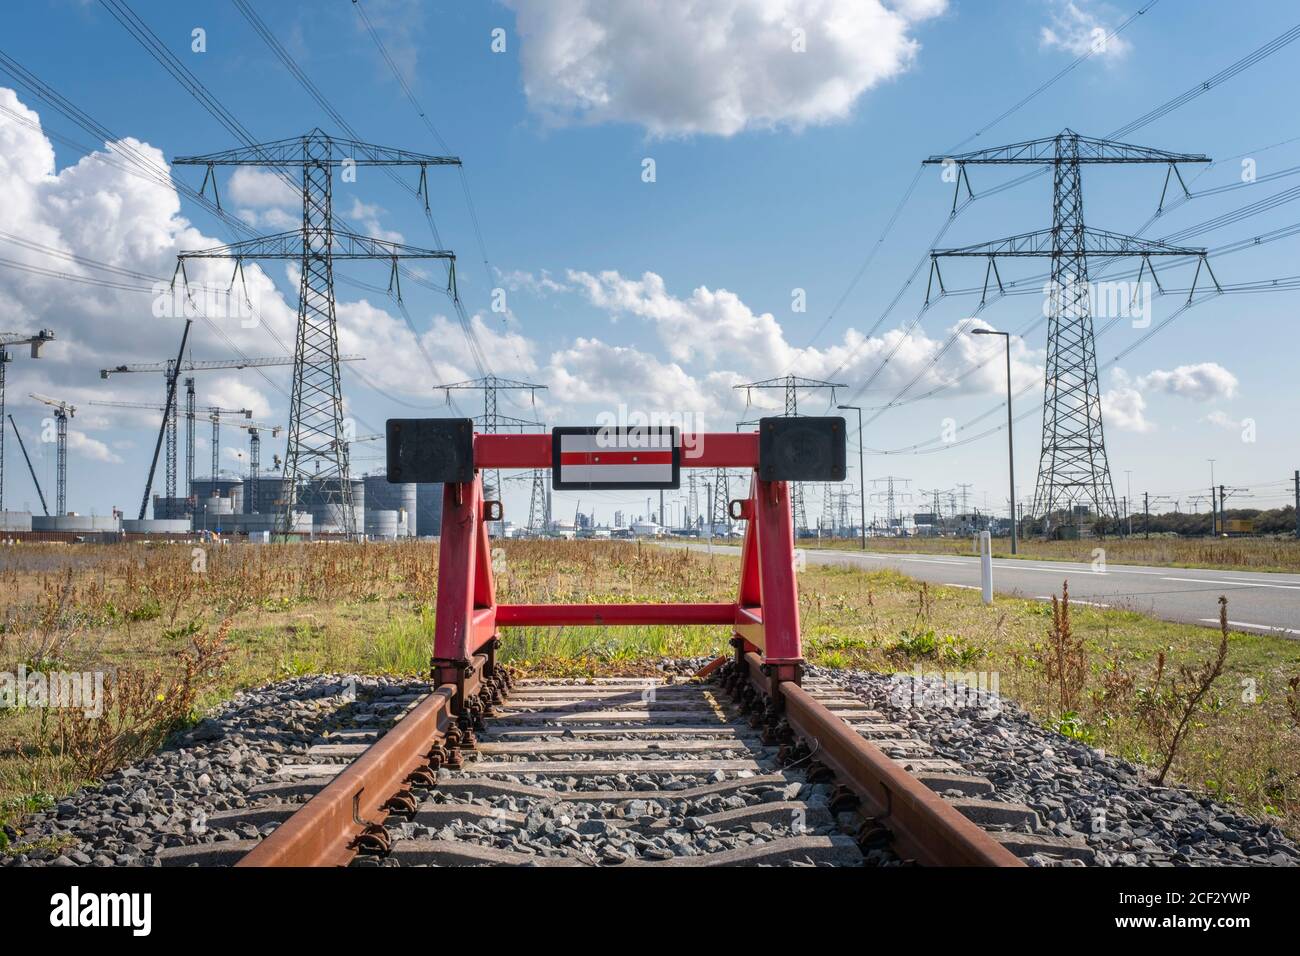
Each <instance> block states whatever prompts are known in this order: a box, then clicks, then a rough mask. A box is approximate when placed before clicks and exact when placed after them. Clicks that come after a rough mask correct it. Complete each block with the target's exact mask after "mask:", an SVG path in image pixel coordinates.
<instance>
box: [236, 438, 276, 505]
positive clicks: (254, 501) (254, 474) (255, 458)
mask: <svg viewBox="0 0 1300 956" xmlns="http://www.w3.org/2000/svg"><path fill="white" fill-rule="evenodd" d="M232 424H233V425H234V426H235V427H236V428H243V429H245V430H247V432H248V494H247V495H245V496H244V502H245V505H244V506H245V508H246V509H247V510H248V513H249V514H258V513H259V508H260V506H261V499H260V498H259V497H258V492H259V489H258V481H259V479H260V478H261V470H262V435H261V433H262V432H264V431H269V432H270V433H271V437H272V438H278V437H279V436H280V432H282V431H284V426H283V425H264V424H262V423H261V422H239V421H237V422H233V423H232ZM275 467H276V468H277V469H278V468H279V467H280V456H279V455H276V456H275Z"/></svg>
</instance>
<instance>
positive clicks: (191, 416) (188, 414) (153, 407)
mask: <svg viewBox="0 0 1300 956" xmlns="http://www.w3.org/2000/svg"><path fill="white" fill-rule="evenodd" d="M193 381H194V380H193V379H186V382H185V384H186V386H189V385H190V384H191V383H192V382H193ZM190 394H191V395H192V394H193V393H192V392H191V393H190ZM86 404H87V405H95V406H97V407H100V408H142V409H146V410H149V411H154V412H166V411H169V409H168V408H167V406H165V405H158V404H155V403H153V402H100V401H92V402H87V403H86ZM196 412H206V413H207V420H208V421H210V422H211V423H212V477H213V479H215V478H216V477H217V463H218V461H219V459H220V455H221V425H222V421H221V416H222V415H242V416H243V417H244V418H252V417H253V410H252V409H251V408H222V407H220V406H219V405H205V406H199V407H198V408H197V409H196V407H195V405H194V403H193V402H187V403H186V408H185V418H186V424H187V427H188V435H187V444H188V446H189V448H190V449H191V451H190V452H189V460H188V461H187V462H186V464H187V465H188V467H189V471H190V473H189V474H187V476H186V477H187V479H189V480H191V481H192V480H193V477H194V475H193V469H194V462H193V452H192V449H193V441H194V421H195V418H196ZM168 464H169V466H170V464H171V462H170V460H169V462H168ZM168 483H169V484H174V483H175V480H174V478H173V477H172V476H170V475H169V476H168ZM191 493H192V489H190V488H188V487H187V488H186V494H187V495H189V494H191Z"/></svg>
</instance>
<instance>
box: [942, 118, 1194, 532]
mask: <svg viewBox="0 0 1300 956" xmlns="http://www.w3.org/2000/svg"><path fill="white" fill-rule="evenodd" d="M925 162H926V163H929V164H938V165H943V166H945V167H946V168H947V169H950V170H954V171H955V172H954V175H953V177H952V181H953V182H954V184H955V192H954V194H953V209H954V211H955V210H956V204H957V197H958V196H959V195H960V192H961V187H962V185H963V183H964V184H965V186H966V192H967V195H968V196H973V195H974V194H973V193H972V192H971V188H970V180H969V179H968V178H967V175H966V167H967V166H971V165H1050V166H1051V167H1052V168H1053V183H1052V227H1051V228H1050V229H1041V230H1038V231H1036V232H1030V233H1024V234H1021V235H1017V236H1011V237H1009V238H1006V239H998V240H995V241H993V242H986V243H980V244H978V245H974V246H965V247H962V248H953V249H932V250H931V252H930V257H931V258H930V263H931V265H930V288H928V289H927V290H926V299H927V302H928V300H929V296H930V289H932V288H933V284H934V281H935V279H936V278H937V279H938V282H939V291H940V293H943V292H944V291H945V290H944V288H943V276H942V274H941V273H940V272H939V264H938V260H939V259H940V258H950V257H961V256H973V257H983V258H985V259H987V260H988V265H987V266H986V267H985V271H984V294H983V295H982V296H981V299H980V302H981V304H983V303H984V302H985V301H986V300H987V297H988V291H989V279H990V278H993V279H995V280H996V282H997V287H998V291H999V292H1003V291H1005V290H1004V287H1003V285H1002V277H1001V275H1000V274H999V272H998V268H997V260H998V259H1000V258H1017V257H1031V256H1037V257H1043V256H1046V257H1050V258H1051V260H1052V270H1051V281H1050V283H1049V286H1048V290H1047V291H1048V296H1049V299H1048V331H1047V373H1046V380H1045V384H1044V389H1043V392H1044V397H1043V436H1042V450H1041V452H1040V456H1039V462H1038V482H1037V487H1036V489H1035V492H1034V506H1033V513H1034V515H1035V516H1039V517H1042V519H1043V530H1044V533H1045V534H1046V533H1047V531H1048V529H1049V525H1050V521H1051V516H1052V515H1053V514H1056V513H1058V512H1063V513H1064V516H1065V517H1064V521H1065V522H1066V523H1072V522H1073V515H1074V511H1075V506H1076V504H1078V503H1079V502H1087V503H1088V504H1090V505H1091V506H1092V507H1093V509H1094V513H1095V514H1097V515H1098V516H1100V517H1102V518H1110V519H1117V518H1118V515H1119V508H1118V507H1117V505H1116V502H1115V488H1114V484H1113V482H1112V481H1111V474H1110V464H1109V462H1108V460H1107V457H1106V438H1105V433H1104V431H1103V429H1102V421H1101V393H1100V387H1099V385H1098V381H1097V354H1096V345H1095V343H1094V338H1093V323H1092V318H1093V309H1092V303H1091V297H1090V289H1089V279H1088V258H1089V257H1090V256H1091V257H1097V258H1117V257H1121V256H1137V257H1139V258H1140V259H1141V260H1142V265H1141V267H1140V268H1139V270H1138V277H1137V282H1136V283H1135V285H1134V287H1135V288H1136V286H1137V285H1139V284H1140V283H1141V281H1142V276H1143V274H1144V273H1145V272H1146V271H1147V270H1150V272H1151V278H1152V280H1153V281H1154V282H1155V284H1156V288H1157V289H1160V280H1159V278H1158V277H1157V276H1156V272H1155V267H1154V266H1153V265H1152V264H1151V257H1152V256H1177V257H1195V258H1196V259H1197V274H1196V277H1195V278H1193V280H1192V290H1191V292H1189V293H1188V300H1189V301H1190V299H1191V294H1192V293H1193V292H1195V290H1196V279H1197V278H1199V277H1200V269H1201V266H1202V265H1204V266H1205V268H1206V271H1207V272H1208V274H1209V276H1210V278H1211V279H1212V280H1213V281H1214V285H1215V287H1216V288H1218V286H1219V283H1218V280H1217V279H1215V278H1214V273H1213V271H1211V270H1210V268H1209V260H1208V259H1207V258H1206V256H1205V249H1203V248H1189V247H1183V246H1173V245H1170V244H1168V243H1163V242H1158V241H1155V240H1150V239H1139V238H1136V237H1134V236H1125V235H1120V234H1117V233H1113V232H1106V231H1104V230H1101V229H1090V228H1088V227H1087V226H1085V225H1084V222H1083V180H1082V176H1081V172H1080V167H1081V166H1083V165H1084V164H1095V163H1105V164H1111V165H1117V164H1121V163H1163V164H1165V165H1167V166H1168V167H1169V168H1168V171H1167V172H1166V173H1165V186H1164V192H1163V193H1162V194H1161V197H1160V204H1161V207H1163V204H1164V197H1165V194H1166V193H1167V192H1168V189H1169V183H1170V181H1171V179H1173V178H1177V180H1178V183H1179V185H1180V186H1181V187H1182V189H1183V192H1184V194H1186V195H1190V193H1187V186H1186V184H1185V183H1184V182H1183V178H1182V174H1181V173H1179V171H1178V165H1179V164H1180V163H1208V162H1209V158H1208V157H1206V156H1202V155H1200V154H1192V153H1171V152H1167V151H1165V150H1160V149H1152V148H1150V147H1147V146H1133V145H1131V144H1128V143H1120V142H1116V141H1113V140H1103V139H1094V138H1092V137H1088V136H1080V135H1079V134H1078V133H1076V132H1074V131H1073V130H1070V129H1065V130H1062V131H1061V132H1060V133H1059V134H1058V135H1056V136H1050V137H1045V138H1043V139H1036V140H1030V141H1027V142H1023V143H1013V144H1011V145H1009V146H995V147H992V148H990V149H983V150H977V151H975V152H971V153H962V154H960V155H957V156H931V157H930V158H929V159H927V160H925Z"/></svg>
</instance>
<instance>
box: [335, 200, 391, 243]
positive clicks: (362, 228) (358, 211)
mask: <svg viewBox="0 0 1300 956" xmlns="http://www.w3.org/2000/svg"><path fill="white" fill-rule="evenodd" d="M386 211H387V210H385V209H383V208H382V207H380V206H376V205H374V204H372V203H364V202H362V201H361V200H360V199H358V198H357V197H356V196H353V197H352V206H351V208H349V209H348V211H347V212H346V213H345V214H344V218H345V219H349V220H352V221H351V223H350V225H351V226H352V227H353V228H355V229H357V230H358V231H359V232H361V233H362V234H363V235H366V236H373V237H374V238H375V239H386V240H387V241H389V242H405V241H406V240H405V239H403V238H402V234H401V233H400V232H394V231H392V230H390V229H385V228H384V227H383V226H381V225H380V224H379V217H380V216H382V215H383V214H384V213H385V212H386Z"/></svg>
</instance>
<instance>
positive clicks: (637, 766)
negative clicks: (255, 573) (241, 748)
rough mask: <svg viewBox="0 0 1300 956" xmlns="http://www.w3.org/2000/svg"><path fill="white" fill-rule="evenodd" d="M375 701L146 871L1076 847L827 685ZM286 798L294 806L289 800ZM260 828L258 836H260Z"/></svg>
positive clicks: (920, 855)
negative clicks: (366, 717)
mask: <svg viewBox="0 0 1300 956" xmlns="http://www.w3.org/2000/svg"><path fill="white" fill-rule="evenodd" d="M491 670H493V668H492V666H491V664H490V663H489V662H488V659H487V658H486V657H479V658H477V659H476V660H475V666H474V667H473V668H472V669H471V670H470V672H469V674H468V677H467V680H466V685H465V688H464V694H465V700H466V702H467V703H466V706H465V708H464V709H463V710H464V712H463V714H458V715H455V716H453V712H452V703H453V701H454V699H455V698H456V696H457V694H458V688H457V687H455V686H453V685H450V684H447V685H443V686H441V687H439V688H437V689H436V690H435V691H433V692H432V693H430V694H427V695H423V696H412V697H410V698H406V699H400V700H397V701H390V702H389V704H388V706H389V708H390V709H391V710H392V714H391V718H392V719H393V722H392V723H391V726H390V727H389V728H388V729H386V730H385V729H384V728H383V727H379V726H376V727H374V728H373V729H371V728H363V729H357V730H349V731H344V732H342V733H340V734H335V735H331V736H330V737H329V738H328V739H326V740H323V741H321V742H320V743H318V744H317V745H315V746H313V747H312V748H311V749H310V750H309V751H308V752H307V755H306V758H305V761H306V762H304V763H297V764H285V765H283V766H282V767H281V768H280V769H279V772H278V774H277V776H278V778H279V779H278V780H277V781H276V782H274V783H270V784H267V785H264V786H262V787H260V788H258V791H257V792H255V793H254V794H252V795H251V796H252V797H253V798H254V802H253V803H252V804H251V805H250V806H248V807H246V808H241V809H239V810H234V811H230V812H229V813H227V814H220V815H217V817H214V818H212V819H210V820H209V821H207V824H208V826H209V827H211V828H213V830H214V831H216V837H215V842H210V843H201V844H197V845H192V846H185V847H176V848H172V849H169V850H166V851H164V852H163V854H162V857H161V862H162V863H163V864H164V865H173V866H175V865H194V864H197V865H229V864H236V865H240V866H276V865H334V866H339V865H354V866H412V865H416V866H419V865H434V866H458V865H460V866H464V865H469V866H475V865H524V866H610V865H618V866H625V867H626V866H633V867H639V866H670V867H674V866H739V865H829V866H864V865H866V866H882V865H885V866H887V865H900V864H907V863H913V862H915V863H925V864H935V865H998V866H1010V865H1018V864H1019V863H1020V862H1021V859H1020V858H1021V857H1026V856H1032V857H1033V861H1034V862H1038V863H1043V862H1049V861H1052V860H1067V859H1070V858H1072V857H1082V856H1084V855H1086V849H1085V848H1083V847H1082V846H1081V841H1074V842H1071V841H1065V840H1062V839H1061V838H1059V837H1052V836H1050V835H1046V834H1039V833H1037V832H1036V830H1037V825H1038V821H1037V817H1036V816H1035V814H1034V812H1033V811H1032V810H1030V809H1029V808H1027V807H1024V806H1023V805H1019V804H1007V803H1003V802H1000V801H998V800H996V799H994V798H993V796H992V794H993V787H992V785H991V784H990V782H989V781H988V780H986V779H984V778H982V777H978V776H973V775H971V774H969V773H967V772H966V771H964V770H963V769H962V767H961V766H960V765H958V764H956V763H954V762H952V761H949V760H945V759H942V758H940V757H939V756H937V755H936V754H934V753H933V752H932V751H931V750H930V749H929V747H928V746H927V745H926V744H925V743H923V742H921V741H919V740H917V739H915V738H913V737H912V736H911V735H909V734H908V733H907V732H906V731H904V730H903V729H902V728H900V727H898V726H897V725H893V724H890V723H889V722H888V721H887V720H885V719H884V718H883V717H882V715H881V714H879V713H878V712H876V711H873V710H872V709H871V708H869V707H868V706H867V705H866V704H864V703H863V702H862V701H861V700H859V699H858V698H856V697H854V696H853V695H851V694H850V693H849V692H848V691H846V690H844V689H842V688H840V687H838V686H837V685H835V684H833V683H831V682H829V681H826V680H813V679H810V680H807V681H806V682H805V684H804V685H803V686H801V687H793V686H791V685H789V684H788V683H786V684H782V685H780V688H779V689H778V691H777V693H779V695H780V698H779V700H778V699H775V698H773V697H772V695H771V687H770V685H768V684H767V683H766V679H765V676H764V675H763V673H762V667H761V664H760V663H759V662H758V659H757V658H756V657H755V656H754V655H748V656H747V657H746V658H745V659H743V660H741V661H726V662H725V663H724V662H722V661H718V662H714V664H713V665H710V667H709V668H706V671H708V673H707V674H705V675H703V676H697V677H694V678H673V677H666V678H660V679H645V678H632V679H603V680H520V681H515V680H512V679H511V678H510V677H509V675H508V674H507V673H506V672H505V670H504V669H496V672H495V674H491V675H490V676H489V675H487V674H486V673H485V672H487V671H491ZM303 801H305V802H303ZM268 832H269V834H270V835H269V836H265V837H264V836H263V835H264V834H266V833H268Z"/></svg>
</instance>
